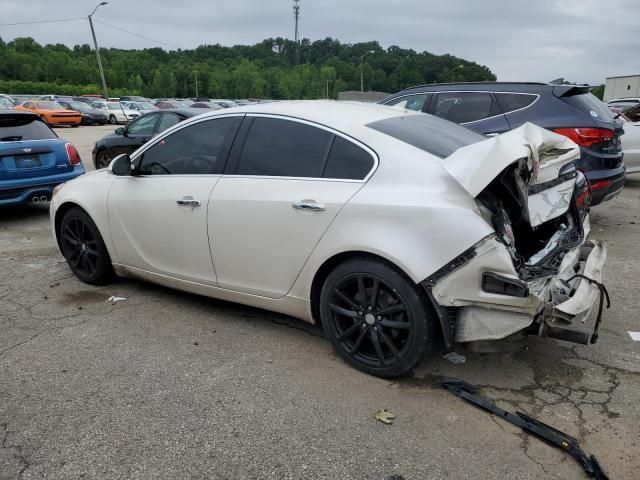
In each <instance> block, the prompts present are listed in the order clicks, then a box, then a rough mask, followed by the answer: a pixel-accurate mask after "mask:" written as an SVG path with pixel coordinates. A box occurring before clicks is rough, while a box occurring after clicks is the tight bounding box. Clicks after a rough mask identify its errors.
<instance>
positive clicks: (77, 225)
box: [58, 208, 112, 285]
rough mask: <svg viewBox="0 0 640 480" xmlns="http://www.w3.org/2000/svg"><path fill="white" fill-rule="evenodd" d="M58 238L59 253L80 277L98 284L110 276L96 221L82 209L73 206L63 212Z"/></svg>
mask: <svg viewBox="0 0 640 480" xmlns="http://www.w3.org/2000/svg"><path fill="white" fill-rule="evenodd" d="M58 238H59V240H60V250H61V251H62V254H63V255H64V257H65V258H66V259H67V263H68V264H69V267H70V268H71V270H73V273H75V274H76V276H77V277H78V278H79V279H80V280H82V281H83V282H85V283H90V284H94V285H101V284H104V283H106V282H107V281H108V280H109V279H110V277H111V274H112V267H111V259H110V258H109V253H108V251H107V248H106V246H105V244H104V241H103V240H102V236H101V235H100V232H99V231H98V228H97V227H96V225H95V223H93V221H92V220H91V218H90V217H89V215H87V214H86V213H85V212H84V211H83V210H81V209H79V208H72V209H71V210H69V211H68V212H67V213H66V214H65V216H64V218H63V219H62V222H61V223H60V231H59V232H58Z"/></svg>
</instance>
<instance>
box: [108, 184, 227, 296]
mask: <svg viewBox="0 0 640 480" xmlns="http://www.w3.org/2000/svg"><path fill="white" fill-rule="evenodd" d="M218 180H219V177H217V176H209V175H193V176H182V175H180V176H174V175H157V176H144V177H119V178H117V179H116V181H115V182H114V185H113V187H112V189H111V192H110V194H109V207H108V208H109V225H110V229H111V237H112V240H113V243H114V245H115V248H116V251H117V254H118V258H119V261H120V263H121V264H123V265H126V266H128V267H135V268H140V269H143V270H149V271H152V272H156V273H160V274H163V275H169V276H172V277H178V278H181V279H185V280H189V281H195V282H200V283H205V284H210V285H215V284H216V276H215V270H214V268H213V262H212V261H211V252H210V250H209V239H208V236H207V203H208V201H209V197H210V195H211V192H212V190H213V188H214V186H215V185H216V183H217V182H218Z"/></svg>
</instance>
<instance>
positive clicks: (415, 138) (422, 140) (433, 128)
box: [367, 114, 485, 158]
mask: <svg viewBox="0 0 640 480" xmlns="http://www.w3.org/2000/svg"><path fill="white" fill-rule="evenodd" d="M367 126H368V127H370V128H373V129H374V130H377V131H379V132H382V133H385V134H387V135H390V136H392V137H393V138H396V139H398V140H401V141H403V142H405V143H408V144H409V145H413V146H414V147H417V148H419V149H421V150H424V151H425V152H428V153H431V154H432V155H436V156H438V157H440V158H444V157H448V156H449V155H451V154H452V153H453V152H455V151H456V150H457V149H458V148H460V147H464V146H465V145H470V144H472V143H476V142H479V141H481V140H485V137H483V136H482V135H478V134H477V133H475V132H472V131H471V130H468V129H466V128H464V127H460V126H458V125H452V124H451V123H449V122H445V121H443V120H440V119H439V118H436V117H433V116H431V115H415V114H413V115H407V116H406V117H394V118H387V119H385V120H379V121H377V122H373V123H370V124H368V125H367Z"/></svg>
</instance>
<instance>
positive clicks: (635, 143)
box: [620, 122, 640, 174]
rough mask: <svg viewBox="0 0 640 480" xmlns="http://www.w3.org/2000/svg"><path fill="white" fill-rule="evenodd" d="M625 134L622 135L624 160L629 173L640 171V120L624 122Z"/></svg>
mask: <svg viewBox="0 0 640 480" xmlns="http://www.w3.org/2000/svg"><path fill="white" fill-rule="evenodd" d="M622 128H624V135H622V136H621V137H620V141H621V142H622V152H623V153H624V157H623V161H624V164H625V166H626V167H627V173H628V174H629V173H639V172H640V122H624V124H623V125H622Z"/></svg>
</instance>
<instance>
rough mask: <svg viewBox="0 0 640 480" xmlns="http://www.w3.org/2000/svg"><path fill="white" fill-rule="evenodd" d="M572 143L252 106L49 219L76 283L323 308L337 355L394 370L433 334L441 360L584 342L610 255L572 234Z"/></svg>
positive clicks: (332, 106) (577, 202) (75, 195)
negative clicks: (530, 343)
mask: <svg viewBox="0 0 640 480" xmlns="http://www.w3.org/2000/svg"><path fill="white" fill-rule="evenodd" d="M578 155H579V149H578V147H577V146H576V145H575V144H573V143H572V142H571V141H570V140H568V139H567V138H565V137H562V136H559V135H556V134H554V133H551V132H548V131H546V130H543V129H540V128H538V127H536V126H534V125H531V124H527V125H524V126H523V127H521V128H519V129H516V130H514V131H512V132H509V133H506V134H504V135H500V136H497V137H494V138H490V139H485V138H484V137H481V136H479V135H477V134H475V133H473V132H471V131H469V130H467V129H465V128H463V127H460V126H458V125H455V124H453V123H450V122H447V121H445V120H441V119H439V118H436V117H432V116H430V115H425V114H422V113H416V112H411V111H401V110H396V109H393V108H390V107H385V106H379V105H365V104H352V103H341V102H328V101H327V102H325V101H317V102H278V103H269V104H258V105H253V106H243V107H236V108H229V109H225V110H216V111H211V112H208V113H205V114H203V115H199V116H197V117H193V118H191V119H189V120H186V121H185V122H182V123H180V124H178V125H176V126H174V127H172V128H170V129H168V130H166V131H165V132H163V133H162V134H160V135H159V136H158V137H156V138H154V139H153V140H151V141H149V142H148V143H147V144H145V145H144V146H143V147H141V148H140V149H139V150H137V151H136V152H135V153H134V154H133V155H132V156H131V158H129V156H127V155H121V156H119V157H117V158H116V159H114V160H113V162H112V163H111V165H110V166H109V168H106V169H103V170H99V171H95V172H91V173H88V174H86V175H84V176H82V177H80V178H78V179H76V180H73V181H71V182H68V183H67V184H65V185H64V186H62V187H58V188H56V191H55V195H54V197H53V200H52V202H51V222H52V229H53V232H54V234H55V238H56V239H57V244H58V247H59V248H60V251H61V252H62V254H63V255H64V257H65V258H66V259H67V261H68V263H69V265H70V267H71V270H72V271H73V272H74V273H75V274H76V275H77V276H78V278H80V279H81V280H82V281H84V282H87V283H90V284H103V283H105V282H108V281H109V280H110V279H111V278H112V277H113V274H114V273H115V274H116V275H118V276H124V277H137V278H140V279H145V280H148V281H150V282H154V283H158V284H162V285H166V286H169V287H173V288H177V289H182V290H185V291H189V292H194V293H198V294H201V295H206V296H210V297H214V298H221V299H225V300H230V301H234V302H239V303H244V304H247V305H253V306H257V307H261V308H264V309H268V310H273V311H277V312H282V313H285V314H289V315H292V316H295V317H298V318H300V319H303V320H305V321H308V322H321V323H322V326H323V327H324V330H325V332H326V335H327V337H328V339H329V341H330V342H331V344H332V345H333V347H334V348H335V350H336V351H337V352H338V353H339V354H340V355H341V356H342V357H343V358H344V359H345V360H346V361H347V362H349V363H350V364H351V365H353V366H355V367H356V368H359V369H361V370H363V371H365V372H368V373H371V374H374V375H379V376H383V377H393V376H397V375H401V374H404V373H406V372H408V371H410V370H411V369H412V368H413V367H415V365H416V364H417V363H418V362H419V361H420V360H421V359H422V358H424V357H426V356H428V355H429V354H431V353H432V352H433V349H434V345H435V344H436V342H437V340H438V338H441V339H443V340H444V345H445V347H446V350H447V353H448V354H455V353H456V352H455V349H456V344H458V343H464V344H467V345H469V346H476V347H478V348H481V349H482V348H486V347H487V345H488V344H491V345H493V346H496V345H500V344H507V345H508V344H509V341H513V340H520V339H521V338H522V337H524V334H526V333H533V334H537V335H543V336H549V337H554V338H561V339H565V340H569V341H574V342H579V343H589V342H593V341H594V340H595V338H597V335H596V333H597V328H598V324H599V321H600V319H601V315H598V318H597V320H596V321H593V318H591V317H590V316H589V312H590V310H591V308H592V306H593V305H594V303H595V302H596V300H597V299H598V295H599V294H600V290H599V286H598V285H600V280H601V278H600V276H601V269H602V267H603V264H604V262H605V257H606V254H605V247H604V245H603V244H601V243H600V242H598V241H586V236H587V234H588V232H589V222H588V215H587V210H588V208H587V207H588V201H589V199H588V194H589V191H588V187H587V186H586V182H585V181H584V177H583V176H582V174H581V173H579V172H578V171H577V170H576V168H575V165H574V163H573V161H574V160H575V159H576V158H577V157H578ZM576 274H579V275H576ZM588 319H590V320H588ZM499 340H503V342H502V343H501V342H499ZM511 343H513V342H511ZM494 349H495V348H494ZM450 358H452V357H450Z"/></svg>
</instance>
